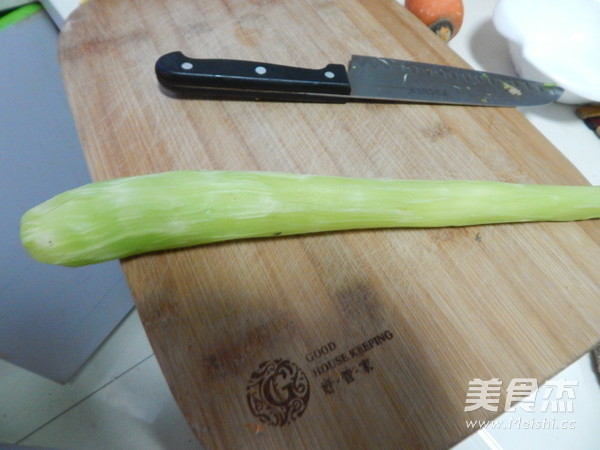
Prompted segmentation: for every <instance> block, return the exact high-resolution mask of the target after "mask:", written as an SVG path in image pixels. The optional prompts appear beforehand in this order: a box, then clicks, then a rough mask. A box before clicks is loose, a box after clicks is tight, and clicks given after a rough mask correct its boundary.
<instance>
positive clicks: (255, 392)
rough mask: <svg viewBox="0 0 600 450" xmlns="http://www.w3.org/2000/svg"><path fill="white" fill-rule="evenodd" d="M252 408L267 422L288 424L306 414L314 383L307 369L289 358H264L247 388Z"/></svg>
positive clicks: (256, 415)
mask: <svg viewBox="0 0 600 450" xmlns="http://www.w3.org/2000/svg"><path fill="white" fill-rule="evenodd" d="M246 398H247V400H248V407H249V408H250V411H251V412H252V414H253V415H254V416H255V417H257V418H258V420H260V421H261V422H263V423H266V424H269V425H273V426H284V425H287V424H289V423H292V422H293V421H294V420H296V419H298V418H299V417H301V416H302V414H304V411H305V410H306V407H307V406H308V400H309V398H310V384H309V382H308V378H307V376H306V374H305V373H304V371H303V370H302V369H301V368H300V367H298V366H297V365H296V364H294V363H293V362H291V361H289V360H287V359H275V360H273V361H264V362H262V363H261V364H260V365H259V366H258V368H257V369H256V370H255V371H254V372H253V373H252V375H251V376H250V380H249V381H248V385H247V387H246Z"/></svg>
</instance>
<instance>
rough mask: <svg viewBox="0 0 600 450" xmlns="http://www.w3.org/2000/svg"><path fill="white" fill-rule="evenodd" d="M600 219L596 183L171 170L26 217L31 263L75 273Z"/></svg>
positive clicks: (74, 196) (90, 188) (95, 186)
mask: <svg viewBox="0 0 600 450" xmlns="http://www.w3.org/2000/svg"><path fill="white" fill-rule="evenodd" d="M597 217H600V186H546V185H522V184H510V183H499V182H489V181H419V180H376V179H355V178H342V177H326V176H311V175H294V174H283V173H266V172H230V171H179V172H165V173H159V174H154V175H144V176H138V177H129V178H120V179H115V180H110V181H103V182H98V183H92V184H88V185H85V186H81V187H79V188H76V189H73V190H70V191H66V192H63V193H62V194H59V195H57V196H56V197H54V198H51V199H50V200H48V201H46V202H44V203H42V204H40V205H38V206H35V207H34V208H32V209H30V210H29V211H27V212H26V213H25V214H24V215H23V217H22V219H21V241H22V243H23V245H24V247H25V248H26V249H27V251H28V252H29V254H30V255H31V256H32V257H33V258H35V259H37V260H38V261H41V262H45V263H50V264H61V265H66V266H80V265H85V264H93V263H98V262H101V261H107V260H111V259H116V258H123V257H126V256H131V255H136V254H141V253H146V252H151V251H156V250H165V249H172V248H179V247H186V246H191V245H198V244H205V243H210V242H218V241H225V240H229V239H240V238H255V237H268V236H283V235H290V234H300V233H314V232H321V231H335V230H351V229H365V228H388V227H447V226H463V225H477V224H490V223H505V222H528V221H570V220H583V219H590V218H597Z"/></svg>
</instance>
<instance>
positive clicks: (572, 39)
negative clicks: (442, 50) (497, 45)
mask: <svg viewBox="0 0 600 450" xmlns="http://www.w3.org/2000/svg"><path fill="white" fill-rule="evenodd" d="M493 20H494V25H495V27H496V28H497V30H498V31H499V32H500V33H501V34H502V35H503V36H504V37H506V38H507V39H508V41H509V49H510V54H511V58H512V60H513V64H514V65H515V69H516V71H517V73H518V74H519V76H520V77H522V78H527V79H531V80H537V81H546V82H554V83H556V84H558V85H559V86H560V87H562V88H563V89H565V93H564V94H563V95H562V96H561V97H560V99H559V102H561V103H569V104H581V103H589V102H600V0H499V1H498V4H497V5H496V8H495V10H494V18H493Z"/></svg>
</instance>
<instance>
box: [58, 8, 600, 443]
mask: <svg viewBox="0 0 600 450" xmlns="http://www.w3.org/2000/svg"><path fill="white" fill-rule="evenodd" d="M176 50H180V51H182V52H184V53H185V54H187V55H188V56H190V57H195V58H237V59H250V60H258V61H267V62H272V63H278V64H288V65H297V66H305V67H313V68H319V67H323V66H325V65H326V64H327V63H329V62H339V63H345V62H346V61H348V60H349V59H350V56H351V54H353V53H356V54H365V55H372V56H385V57H391V58H401V59H409V60H416V61H424V62H433V63H443V64H452V65H457V66H465V64H464V62H463V61H462V60H461V59H460V58H459V57H457V56H456V55H455V54H453V53H452V52H451V50H449V49H448V47H447V46H446V45H445V44H444V43H443V42H442V41H441V40H439V39H437V38H436V37H435V36H434V35H433V34H432V33H431V32H430V31H429V30H428V29H426V28H425V27H424V26H423V25H421V24H420V23H419V22H418V21H417V20H416V19H414V18H413V17H412V16H411V15H410V14H409V13H408V12H407V11H406V10H405V9H404V8H403V7H402V6H400V5H398V4H397V3H395V2H393V1H391V0H363V1H347V0H305V1H301V2H300V1H292V0H279V1H269V0H202V1H200V0H197V1H193V0H171V1H166V0H144V1H142V0H137V1H124V0H120V1H116V0H95V1H94V0H92V1H90V2H88V3H86V4H84V5H82V6H81V7H80V8H79V9H77V10H76V11H75V12H74V13H73V14H72V15H71V17H70V18H69V20H68V21H67V23H66V24H65V27H64V29H63V31H62V34H61V39H60V51H59V56H60V61H61V65H62V69H63V76H64V81H65V85H66V90H67V93H68V97H69V101H70V104H71V107H72V110H73V113H74V117H75V121H76V124H77V129H78V132H79V136H80V139H81V142H82V146H83V149H84V152H85V156H86V158H87V162H88V165H89V168H90V171H91V174H92V176H93V178H94V179H95V180H102V179H107V178H114V177H120V176H126V175H134V174H145V173H152V172H159V171H166V170H175V169H232V170H268V171H271V170H273V171H284V172H297V173H310V174H323V175H345V176H355V177H394V178H421V179H490V180H501V181H512V182H532V183H556V184H585V180H584V179H583V177H582V176H581V175H580V174H579V173H578V172H577V171H576V170H575V169H574V168H573V167H572V166H571V165H570V164H569V163H568V162H567V161H566V160H565V159H564V157H563V156H562V155H561V154H560V153H559V152H558V151H557V150H556V149H555V148H553V147H552V146H551V145H550V144H549V142H548V141H546V140H545V138H543V137H542V136H541V135H540V134H539V133H538V132H537V131H536V130H535V129H534V128H533V127H532V126H531V125H529V123H528V122H527V121H526V120H525V119H524V118H523V117H522V115H521V114H520V113H519V112H518V111H516V110H511V109H498V108H478V107H472V108H469V107H458V106H428V105H383V104H348V105H324V104H299V103H274V102H256V103H253V102H236V101H225V102H222V101H209V100H192V99H180V98H174V97H173V96H170V95H168V93H166V92H164V91H162V90H161V89H160V88H159V85H158V83H157V81H156V78H155V75H154V62H155V61H156V59H157V58H158V57H159V56H160V55H162V54H164V53H167V52H171V51H176ZM599 246H600V223H599V222H598V221H588V222H581V223H563V224H522V225H498V226H479V227H466V228H456V229H434V230H418V229H417V230H373V231H360V232H342V233H326V234H320V235H311V236H300V237H288V238H275V239H263V240H254V241H252V240H247V241H237V242H228V243H223V244H218V245H208V246H204V247H196V248H191V249H184V250H178V251H171V252H161V253H159V254H152V255H146V256H142V257H136V258H130V259H128V260H125V261H123V262H122V267H123V270H124V273H125V275H126V278H127V280H128V283H129V286H130V288H131V291H132V293H133V296H134V299H135V302H136V305H137V308H138V310H139V313H140V317H141V319H142V322H143V324H144V326H145V329H146V331H147V333H148V336H149V339H150V342H151V343H152V346H153V348H154V350H155V353H156V356H157V359H158V361H159V363H160V365H161V368H162V370H163V372H164V374H165V377H166V379H167V381H168V383H169V386H170V388H171V390H172V392H173V394H174V396H175V398H176V400H177V402H178V404H179V405H180V407H181V409H182V411H183V413H184V414H185V416H186V418H187V419H188V421H189V423H190V424H191V426H192V428H193V430H194V432H195V433H196V435H197V436H198V438H199V439H200V440H201V441H202V443H204V445H206V446H207V447H208V448H224V449H231V448H361V449H364V448H376V449H382V448H444V447H448V446H450V445H452V444H454V443H457V442H458V441H460V440H461V439H463V438H464V437H466V436H467V435H468V434H469V433H472V432H473V431H474V430H473V429H468V428H467V426H466V424H465V420H466V419H482V420H483V419H492V418H494V417H495V416H497V415H498V414H499V413H500V412H502V411H503V410H504V401H505V399H506V387H507V386H508V384H509V382H510V381H512V379H513V378H516V377H519V378H536V379H537V380H538V381H539V383H542V382H543V381H544V380H546V379H547V378H549V377H551V376H552V375H554V374H555V373H556V372H558V371H559V370H561V369H562V368H564V367H565V366H566V365H568V364H570V363H571V362H572V361H574V360H575V359H576V358H577V357H579V356H580V355H582V354H583V353H584V352H586V351H588V350H589V349H590V348H591V347H592V346H593V344H595V343H596V342H598V341H599V340H600V301H599V300H600V288H599V282H600V272H599V271H598V270H597V256H598V254H599ZM475 378H480V379H483V380H489V379H492V378H498V379H500V380H501V381H502V382H503V388H502V397H501V399H500V403H499V408H498V411H497V412H494V411H488V410H486V409H483V408H479V409H477V410H475V411H471V412H465V400H466V394H467V391H468V384H469V381H470V380H473V379H475Z"/></svg>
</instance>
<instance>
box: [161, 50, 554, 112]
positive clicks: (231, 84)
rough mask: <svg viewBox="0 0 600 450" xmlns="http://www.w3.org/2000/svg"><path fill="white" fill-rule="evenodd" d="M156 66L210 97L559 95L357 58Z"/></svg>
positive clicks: (441, 69)
mask: <svg viewBox="0 0 600 450" xmlns="http://www.w3.org/2000/svg"><path fill="white" fill-rule="evenodd" d="M155 71H156V76H157V78H158V81H159V82H160V83H161V84H162V85H163V86H164V87H165V88H167V89H168V90H171V91H174V92H179V93H188V94H192V95H197V96H200V97H207V98H228V99H251V100H279V101H307V102H308V101H311V102H315V101H317V102H325V103H346V102H349V101H362V102H365V101H366V102H416V103H441V104H457V105H476V106H506V107H517V106H536V105H543V104H547V103H552V102H554V101H555V100H557V99H558V98H559V97H560V95H561V94H562V92H563V89H561V88H560V87H558V86H556V85H554V84H548V83H539V82H535V81H529V80H523V79H520V78H515V77H510V76H505V75H499V74H493V73H488V72H481V71H477V70H470V69H462V68H458V67H451V66H443V65H438V64H426V63H420V62H411V61H403V60H397V59H389V58H375V57H370V56H357V55H353V56H352V59H351V60H350V64H349V66H348V70H346V68H345V67H344V66H343V65H342V64H329V65H327V66H326V67H325V68H323V69H306V68H299V67H290V66H283V65H278V64H269V63H263V62H253V61H241V60H233V59H192V58H188V57H187V56H185V55H184V54H183V53H182V52H173V53H168V54H166V55H163V56H161V57H160V58H159V59H158V60H157V62H156V66H155Z"/></svg>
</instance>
